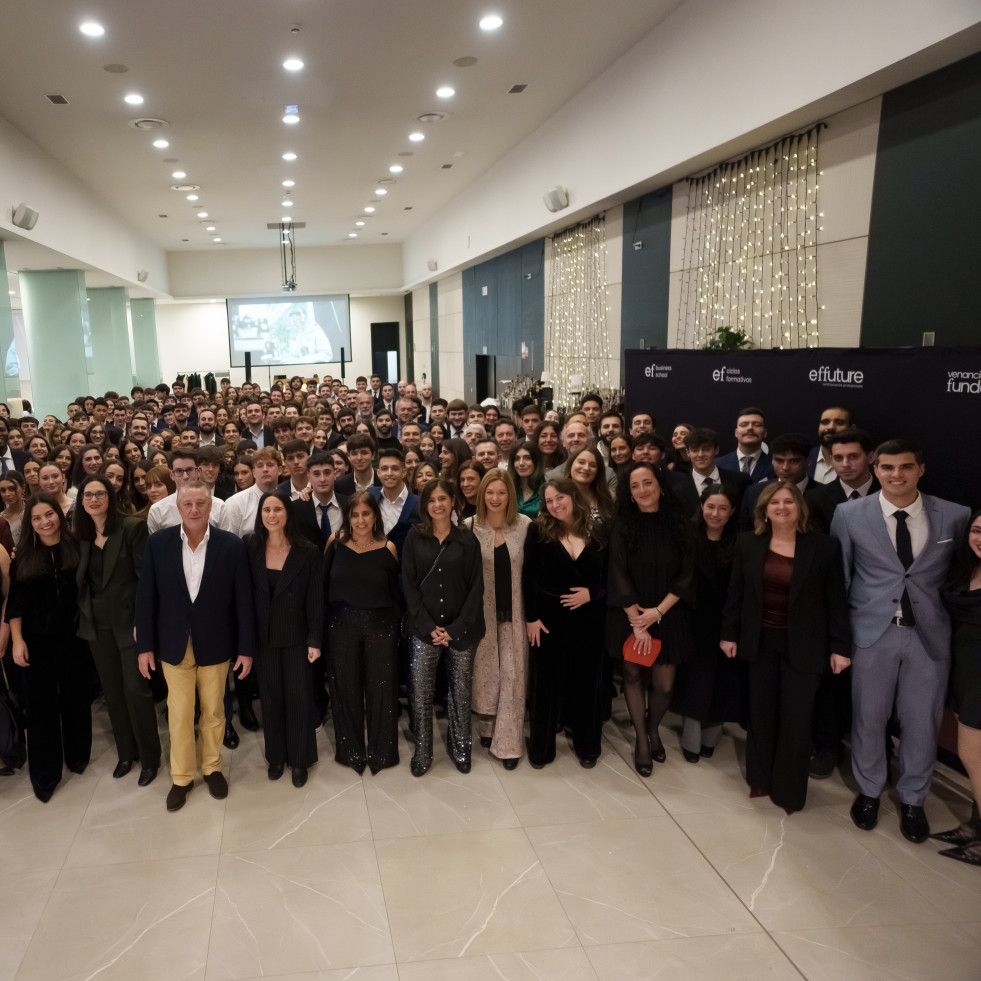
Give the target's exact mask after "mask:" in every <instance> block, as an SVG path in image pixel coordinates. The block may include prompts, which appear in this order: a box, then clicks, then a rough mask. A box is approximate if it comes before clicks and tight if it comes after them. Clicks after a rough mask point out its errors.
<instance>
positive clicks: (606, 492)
mask: <svg viewBox="0 0 981 981" xmlns="http://www.w3.org/2000/svg"><path fill="white" fill-rule="evenodd" d="M564 475H565V476H566V477H568V478H569V479H570V480H572V481H573V482H574V483H575V484H576V486H577V487H578V488H579V493H580V494H582V496H583V499H584V500H585V502H586V505H587V506H588V507H589V517H590V520H592V521H594V522H596V521H609V520H610V519H611V518H612V517H613V495H612V494H611V493H610V485H609V483H608V481H607V479H606V464H605V463H604V462H603V457H602V456H601V455H600V452H599V450H596V449H593V448H592V447H591V446H584V447H583V448H582V449H580V450H576V452H575V453H573V454H572V456H570V457H569V459H568V460H566V463H565V474H564Z"/></svg>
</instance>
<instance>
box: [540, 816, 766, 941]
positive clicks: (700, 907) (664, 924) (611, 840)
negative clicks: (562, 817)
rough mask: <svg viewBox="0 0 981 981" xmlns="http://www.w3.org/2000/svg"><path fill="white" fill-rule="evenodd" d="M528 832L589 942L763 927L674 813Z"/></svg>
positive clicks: (569, 913) (744, 931)
mask: <svg viewBox="0 0 981 981" xmlns="http://www.w3.org/2000/svg"><path fill="white" fill-rule="evenodd" d="M528 837H529V838H530V839H531V843H532V845H533V846H534V848H535V851H536V852H537V854H538V856H539V858H540V859H541V861H542V865H543V866H544V867H545V871H546V872H547V873H548V877H549V881H550V882H551V883H552V885H553V886H554V888H555V891H556V893H557V894H558V896H559V899H560V900H561V901H562V905H563V907H564V908H565V910H566V912H567V913H568V915H569V918H570V919H571V920H572V922H573V924H574V925H575V927H576V933H577V934H578V936H579V939H580V941H581V942H582V943H583V944H584V945H589V944H610V943H619V942H623V941H632V940H661V939H665V938H668V937H686V936H704V935H711V934H730V933H750V932H755V931H758V930H759V929H760V927H759V924H758V923H756V921H755V920H754V919H753V917H752V916H751V915H750V914H749V913H748V912H747V911H746V909H745V907H744V906H743V905H742V903H740V902H739V901H738V900H737V899H736V897H735V896H734V895H733V893H732V890H730V889H729V888H728V886H726V884H725V882H723V881H722V879H721V878H720V877H719V876H718V875H717V874H716V873H715V871H714V870H712V869H710V868H709V867H708V866H707V865H706V863H705V861H704V859H703V858H702V857H701V856H700V855H699V853H698V851H697V850H696V849H695V848H694V847H693V846H692V844H691V842H690V841H688V839H687V838H686V837H685V836H684V834H682V833H681V831H679V829H678V827H677V825H676V824H675V823H674V821H673V820H672V819H671V818H667V817H659V818H637V819H631V820H621V821H604V822H595V823H592V824H566V825H557V826H551V827H541V828H529V829H528Z"/></svg>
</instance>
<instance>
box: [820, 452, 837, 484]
mask: <svg viewBox="0 0 981 981" xmlns="http://www.w3.org/2000/svg"><path fill="white" fill-rule="evenodd" d="M837 476H838V475H837V474H836V473H835V468H834V467H833V466H832V465H831V464H830V463H825V462H824V454H823V453H822V452H821V450H820V449H819V450H818V455H817V462H816V463H815V464H814V479H815V480H816V481H817V482H818V483H819V484H830V483H831V482H832V481H833V480H834V479H835V477H837Z"/></svg>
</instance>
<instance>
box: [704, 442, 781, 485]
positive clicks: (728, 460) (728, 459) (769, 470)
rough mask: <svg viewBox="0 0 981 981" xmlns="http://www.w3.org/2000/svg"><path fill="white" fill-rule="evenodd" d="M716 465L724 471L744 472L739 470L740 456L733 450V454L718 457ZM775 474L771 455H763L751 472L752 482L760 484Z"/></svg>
mask: <svg viewBox="0 0 981 981" xmlns="http://www.w3.org/2000/svg"><path fill="white" fill-rule="evenodd" d="M715 465H716V466H717V467H718V468H719V469H720V470H722V469H723V468H725V469H726V470H739V472H740V473H742V470H740V468H739V454H738V453H737V452H736V451H735V450H733V451H732V452H731V453H725V454H724V455H722V456H720V457H718V458H717V459H716V461H715ZM772 476H774V474H773V464H772V463H771V462H770V454H769V453H761V454H760V458H759V459H758V460H757V461H756V465H755V466H754V467H753V469H752V470H750V472H749V477H750V480H752V481H753V483H754V484H755V483H759V481H761V480H769V479H770V478H771V477H772Z"/></svg>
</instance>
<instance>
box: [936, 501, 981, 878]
mask: <svg viewBox="0 0 981 981" xmlns="http://www.w3.org/2000/svg"><path fill="white" fill-rule="evenodd" d="M941 598H942V599H943V601H944V606H946V607H947V612H948V613H949V614H950V619H951V623H952V626H953V632H952V635H951V667H950V699H949V703H948V704H949V705H950V707H951V708H952V709H953V710H954V712H956V713H957V755H958V756H959V757H960V759H961V762H962V763H963V764H964V769H965V770H967V775H968V777H969V778H970V781H971V789H972V790H973V791H974V804H973V805H972V807H971V816H970V818H969V819H968V820H967V821H965V822H964V823H963V824H962V825H961V826H960V827H958V828H953V829H951V830H950V831H940V832H938V833H937V834H935V835H933V836H932V837H934V838H936V839H937V840H938V841H943V842H946V843H947V844H949V845H952V846H953V847H952V848H947V849H945V850H944V851H942V852H941V853H940V854H941V855H943V856H945V857H946V858H953V859H956V860H957V861H959V862H967V863H968V864H969V865H981V818H979V817H978V801H979V800H981V508H978V509H975V511H974V512H973V513H972V514H971V519H970V521H968V523H967V532H966V535H965V540H964V541H963V542H962V543H961V546H960V549H959V551H958V555H957V558H956V559H955V561H954V565H953V568H952V569H951V570H950V575H949V576H948V577H947V581H946V583H944V586H943V591H942V592H941Z"/></svg>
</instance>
